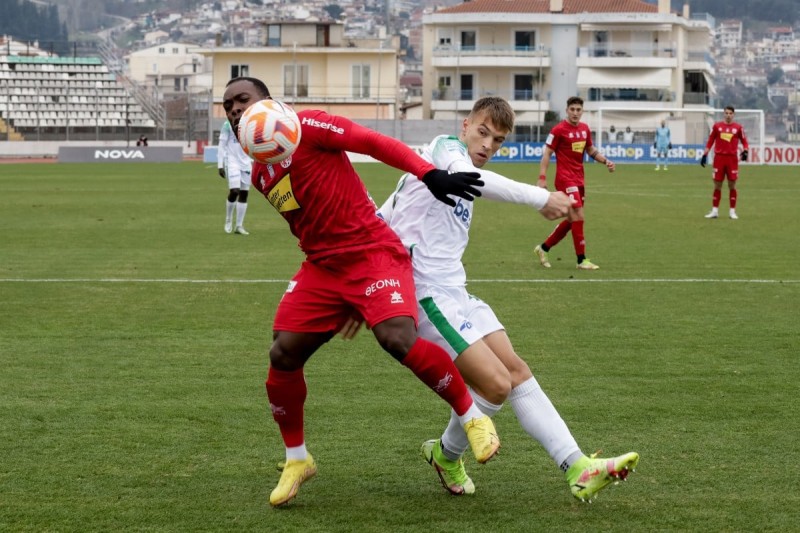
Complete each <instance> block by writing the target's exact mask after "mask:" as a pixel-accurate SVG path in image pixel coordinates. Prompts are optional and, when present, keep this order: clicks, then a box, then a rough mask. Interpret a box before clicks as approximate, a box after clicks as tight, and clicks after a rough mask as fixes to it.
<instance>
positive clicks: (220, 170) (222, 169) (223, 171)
mask: <svg viewBox="0 0 800 533" xmlns="http://www.w3.org/2000/svg"><path fill="white" fill-rule="evenodd" d="M218 173H219V177H220V178H222V179H225V169H224V168H221V169H219V171H218Z"/></svg>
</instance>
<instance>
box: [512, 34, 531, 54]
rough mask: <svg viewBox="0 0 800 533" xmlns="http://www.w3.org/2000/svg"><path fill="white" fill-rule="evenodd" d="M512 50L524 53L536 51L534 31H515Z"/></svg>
mask: <svg viewBox="0 0 800 533" xmlns="http://www.w3.org/2000/svg"><path fill="white" fill-rule="evenodd" d="M514 49H515V50H520V51H523V52H526V51H528V50H534V49H536V32H535V31H515V32H514Z"/></svg>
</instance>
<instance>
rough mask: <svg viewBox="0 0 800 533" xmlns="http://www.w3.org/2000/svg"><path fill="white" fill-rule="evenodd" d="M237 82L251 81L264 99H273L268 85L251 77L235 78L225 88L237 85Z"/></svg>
mask: <svg viewBox="0 0 800 533" xmlns="http://www.w3.org/2000/svg"><path fill="white" fill-rule="evenodd" d="M237 81H249V82H250V83H252V84H253V85H254V86H255V88H256V89H258V92H259V94H260V96H261V97H262V98H271V96H270V94H269V89H268V88H267V84H266V83H264V82H263V81H261V80H260V79H258V78H251V77H250V76H239V77H237V78H233V79H232V80H230V81H228V83H226V84H225V87H228V86H230V85H231V84H234V83H236V82H237Z"/></svg>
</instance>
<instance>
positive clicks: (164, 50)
mask: <svg viewBox="0 0 800 533" xmlns="http://www.w3.org/2000/svg"><path fill="white" fill-rule="evenodd" d="M166 51H167V50H166V49H165V48H164V47H163V46H162V47H160V48H159V49H158V53H159V54H163V53H164V52H166Z"/></svg>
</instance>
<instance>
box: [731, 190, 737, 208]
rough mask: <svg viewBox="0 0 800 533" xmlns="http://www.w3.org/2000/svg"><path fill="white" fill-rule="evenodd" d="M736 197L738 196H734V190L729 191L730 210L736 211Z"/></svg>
mask: <svg viewBox="0 0 800 533" xmlns="http://www.w3.org/2000/svg"><path fill="white" fill-rule="evenodd" d="M737 196H738V195H737V194H736V189H731V190H730V198H731V209H736V197H737Z"/></svg>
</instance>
